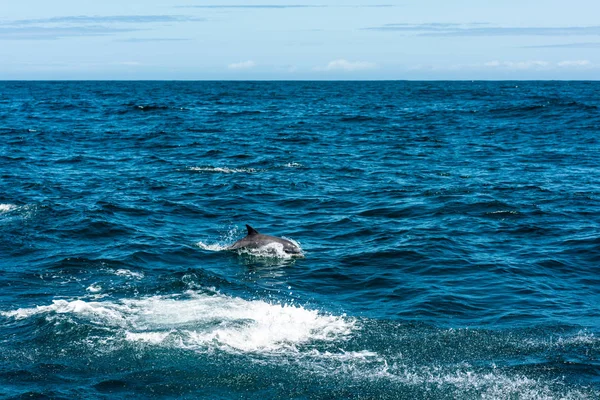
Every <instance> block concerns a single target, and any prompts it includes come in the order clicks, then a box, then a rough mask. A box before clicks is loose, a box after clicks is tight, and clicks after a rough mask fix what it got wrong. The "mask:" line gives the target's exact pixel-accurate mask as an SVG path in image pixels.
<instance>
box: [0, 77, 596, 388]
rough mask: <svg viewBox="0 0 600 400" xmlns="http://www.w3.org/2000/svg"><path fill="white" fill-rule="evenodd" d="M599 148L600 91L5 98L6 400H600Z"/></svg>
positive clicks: (12, 91) (161, 91) (401, 87)
mask: <svg viewBox="0 0 600 400" xmlns="http://www.w3.org/2000/svg"><path fill="white" fill-rule="evenodd" d="M599 150H600V82H0V288H1V290H0V397H3V398H64V399H72V398H86V399H87V398H102V399H115V398H127V399H131V398H206V399H215V398H224V399H241V398H243V399H266V398H277V399H331V398H341V399H354V398H356V399H358V398H360V399H454V398H460V399H481V398H486V399H488V398H489V399H553V398H557V399H558V398H564V399H585V398H589V399H595V398H600V337H599V335H600V274H599V271H600V269H599V268H600V161H599V160H600V157H599V156H600V151H599ZM244 224H250V225H252V226H254V227H255V228H256V229H258V230H259V231H261V232H262V233H266V234H272V235H277V236H284V237H287V238H290V239H293V240H295V241H297V242H298V243H299V244H300V245H301V247H302V249H303V251H304V253H305V258H289V257H287V256H286V255H285V254H283V253H280V252H278V251H277V249H274V251H273V249H271V251H264V252H261V251H259V252H257V253H256V252H255V253H245V252H241V253H232V252H228V251H224V249H225V247H226V246H227V245H229V244H232V243H233V242H234V241H235V240H237V239H239V238H241V237H243V236H244V235H245V228H244Z"/></svg>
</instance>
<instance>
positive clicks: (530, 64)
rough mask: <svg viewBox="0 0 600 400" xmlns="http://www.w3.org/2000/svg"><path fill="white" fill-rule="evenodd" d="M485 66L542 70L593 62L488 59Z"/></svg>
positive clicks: (578, 66) (576, 66) (585, 64)
mask: <svg viewBox="0 0 600 400" xmlns="http://www.w3.org/2000/svg"><path fill="white" fill-rule="evenodd" d="M483 66H484V67H488V68H498V69H500V68H502V69H510V70H531V69H533V70H540V69H546V70H547V69H555V68H556V67H559V68H581V67H591V66H592V63H591V62H590V61H588V60H567V61H560V62H557V63H550V62H548V61H539V60H532V61H498V60H494V61H488V62H486V63H483Z"/></svg>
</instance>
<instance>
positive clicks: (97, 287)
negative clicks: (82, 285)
mask: <svg viewBox="0 0 600 400" xmlns="http://www.w3.org/2000/svg"><path fill="white" fill-rule="evenodd" d="M85 290H87V291H88V292H90V293H98V292H99V291H101V290H102V286H100V285H97V284H92V285H90V286H88V287H87V289H85Z"/></svg>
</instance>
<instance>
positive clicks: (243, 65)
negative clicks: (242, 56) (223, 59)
mask: <svg viewBox="0 0 600 400" xmlns="http://www.w3.org/2000/svg"><path fill="white" fill-rule="evenodd" d="M254 67H256V63H255V62H254V61H252V60H248V61H242V62H238V63H233V64H229V65H228V66H227V68H229V69H235V70H239V69H250V68H254Z"/></svg>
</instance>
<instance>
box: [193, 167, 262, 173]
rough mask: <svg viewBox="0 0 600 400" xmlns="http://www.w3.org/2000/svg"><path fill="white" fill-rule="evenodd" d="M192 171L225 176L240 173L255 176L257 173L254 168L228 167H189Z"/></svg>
mask: <svg viewBox="0 0 600 400" xmlns="http://www.w3.org/2000/svg"><path fill="white" fill-rule="evenodd" d="M189 170H190V171H197V172H217V173H223V174H238V173H246V174H253V173H255V172H257V170H256V169H254V168H228V167H189Z"/></svg>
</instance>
